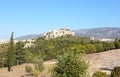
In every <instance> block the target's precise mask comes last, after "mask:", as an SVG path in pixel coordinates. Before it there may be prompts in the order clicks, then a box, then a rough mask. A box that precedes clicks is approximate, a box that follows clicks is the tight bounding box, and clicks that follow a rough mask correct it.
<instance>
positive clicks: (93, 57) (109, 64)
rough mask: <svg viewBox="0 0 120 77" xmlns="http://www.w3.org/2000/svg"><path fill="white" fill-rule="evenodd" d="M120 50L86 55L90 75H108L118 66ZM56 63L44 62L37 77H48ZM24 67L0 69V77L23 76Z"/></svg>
mask: <svg viewBox="0 0 120 77" xmlns="http://www.w3.org/2000/svg"><path fill="white" fill-rule="evenodd" d="M119 56H120V49H116V50H110V51H105V52H101V53H94V54H87V55H85V58H86V60H87V61H89V64H90V65H89V72H90V75H92V74H93V72H95V71H98V70H100V71H103V72H107V74H110V72H111V70H112V69H113V67H115V66H120V58H119ZM55 63H56V61H55V60H54V61H52V60H51V61H45V62H44V66H45V70H44V71H43V72H41V73H40V74H39V77H50V72H49V68H51V66H53V65H55ZM25 65H26V64H23V65H18V66H14V67H13V71H12V72H8V71H7V68H0V77H20V76H21V75H25V74H26V72H25Z"/></svg>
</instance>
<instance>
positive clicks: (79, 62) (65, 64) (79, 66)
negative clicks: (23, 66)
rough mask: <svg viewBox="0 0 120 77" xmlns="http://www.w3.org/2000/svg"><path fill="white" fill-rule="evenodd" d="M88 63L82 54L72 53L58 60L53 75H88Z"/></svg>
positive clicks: (63, 76)
mask: <svg viewBox="0 0 120 77" xmlns="http://www.w3.org/2000/svg"><path fill="white" fill-rule="evenodd" d="M87 69H88V64H87V63H86V61H85V60H84V59H83V58H82V56H81V55H78V54H75V53H71V54H70V55H68V56H67V57H64V58H62V59H60V60H59V61H58V63H57V64H56V67H55V68H54V70H53V77H88V74H87Z"/></svg>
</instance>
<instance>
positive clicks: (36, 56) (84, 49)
mask: <svg viewBox="0 0 120 77" xmlns="http://www.w3.org/2000/svg"><path fill="white" fill-rule="evenodd" d="M34 44H35V45H34V46H32V47H28V48H24V45H25V43H23V42H21V41H19V42H17V43H16V44H14V46H13V47H14V48H13V49H14V55H15V59H14V60H15V61H14V65H19V64H23V63H33V62H34V63H39V61H43V60H50V59H57V58H59V57H60V56H63V55H64V54H70V52H73V51H77V52H80V53H86V54H89V53H98V52H103V51H107V50H112V49H119V48H120V39H118V38H117V39H116V40H115V41H114V42H102V41H98V40H90V39H89V38H86V37H77V36H71V35H65V36H61V37H58V38H54V39H45V38H42V37H40V38H38V39H36V41H35V43H34ZM8 48H9V43H8V44H1V45H0V67H6V66H8V63H7V60H8ZM10 55H12V54H10ZM36 61H37V62H36Z"/></svg>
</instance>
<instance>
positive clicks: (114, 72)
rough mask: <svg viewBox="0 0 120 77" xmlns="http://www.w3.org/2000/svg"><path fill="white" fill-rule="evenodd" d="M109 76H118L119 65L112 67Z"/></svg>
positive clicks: (119, 71) (119, 75) (119, 73)
mask: <svg viewBox="0 0 120 77" xmlns="http://www.w3.org/2000/svg"><path fill="white" fill-rule="evenodd" d="M111 77H120V67H119V66H117V67H114V69H113V70H112V72H111Z"/></svg>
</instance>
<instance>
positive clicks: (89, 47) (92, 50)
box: [86, 44, 96, 53]
mask: <svg viewBox="0 0 120 77" xmlns="http://www.w3.org/2000/svg"><path fill="white" fill-rule="evenodd" d="M86 50H87V51H86V52H87V53H95V52H96V48H95V46H94V45H92V44H87V45H86Z"/></svg>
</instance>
